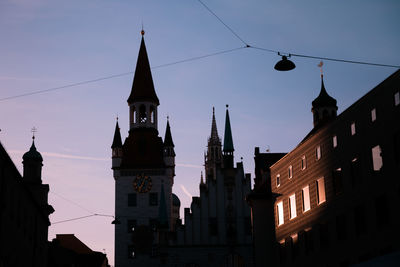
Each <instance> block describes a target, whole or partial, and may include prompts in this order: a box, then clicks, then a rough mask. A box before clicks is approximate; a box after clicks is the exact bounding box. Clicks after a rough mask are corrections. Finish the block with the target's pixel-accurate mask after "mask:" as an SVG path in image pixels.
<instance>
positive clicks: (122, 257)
mask: <svg viewBox="0 0 400 267" xmlns="http://www.w3.org/2000/svg"><path fill="white" fill-rule="evenodd" d="M143 35H144V31H143V30H142V40H141V44H140V50H139V55H138V59H137V63H136V70H135V75H134V77H133V83H132V90H131V93H130V95H129V98H128V100H127V101H128V106H129V134H128V137H127V138H126V139H125V141H124V143H122V139H121V133H120V129H119V125H118V121H117V124H116V127H115V133H114V139H113V143H112V146H111V148H112V169H113V174H114V179H115V217H116V220H115V222H116V224H115V266H116V267H125V266H133V265H134V266H148V265H149V263H150V264H151V263H153V261H155V259H154V258H152V256H154V253H155V251H156V249H157V246H158V243H159V238H158V237H159V236H160V235H158V234H157V233H158V232H160V231H164V232H165V231H168V230H170V229H171V227H172V223H171V220H172V217H171V213H172V185H173V182H174V176H175V151H174V143H173V141H172V135H171V129H170V124H169V121H168V122H167V129H166V133H165V140H164V142H163V140H162V138H161V137H160V136H159V134H158V127H157V122H158V117H157V107H158V105H159V104H160V102H159V100H158V97H157V94H156V92H155V89H154V84H153V78H152V75H151V70H150V63H149V59H148V56H147V51H146V45H145V42H144V37H143ZM154 263H155V262H154Z"/></svg>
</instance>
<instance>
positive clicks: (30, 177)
mask: <svg viewBox="0 0 400 267" xmlns="http://www.w3.org/2000/svg"><path fill="white" fill-rule="evenodd" d="M33 138H34V137H33ZM42 162H43V158H42V155H41V154H40V153H39V152H38V151H37V150H36V147H35V142H34V140H33V141H32V146H31V147H30V149H29V151H28V152H26V153H25V154H24V155H23V162H22V163H23V176H21V174H20V173H19V171H18V170H17V168H16V167H15V165H14V163H13V162H12V160H11V158H10V156H9V155H8V154H7V152H6V150H5V149H4V147H3V145H2V144H1V143H0V266H1V267H8V266H16V267H17V266H21V267H22V266H23V267H25V266H32V267H42V266H44V267H46V266H48V265H47V255H48V241H47V237H48V227H49V226H50V221H49V215H50V214H51V213H53V212H54V209H53V207H52V206H50V205H49V204H48V201H47V195H48V192H49V186H48V185H47V184H43V183H42V166H43V164H42Z"/></svg>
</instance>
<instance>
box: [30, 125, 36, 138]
mask: <svg viewBox="0 0 400 267" xmlns="http://www.w3.org/2000/svg"><path fill="white" fill-rule="evenodd" d="M31 132H32V139H35V133H36V132H37V129H36V127H35V126H33V127H32V129H31Z"/></svg>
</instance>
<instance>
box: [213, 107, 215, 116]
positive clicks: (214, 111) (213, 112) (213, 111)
mask: <svg viewBox="0 0 400 267" xmlns="http://www.w3.org/2000/svg"><path fill="white" fill-rule="evenodd" d="M213 115H215V107H213Z"/></svg>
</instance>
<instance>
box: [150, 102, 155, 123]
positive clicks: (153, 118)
mask: <svg viewBox="0 0 400 267" xmlns="http://www.w3.org/2000/svg"><path fill="white" fill-rule="evenodd" d="M155 121H156V113H155V109H154V107H153V106H150V122H151V123H154V122H155Z"/></svg>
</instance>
